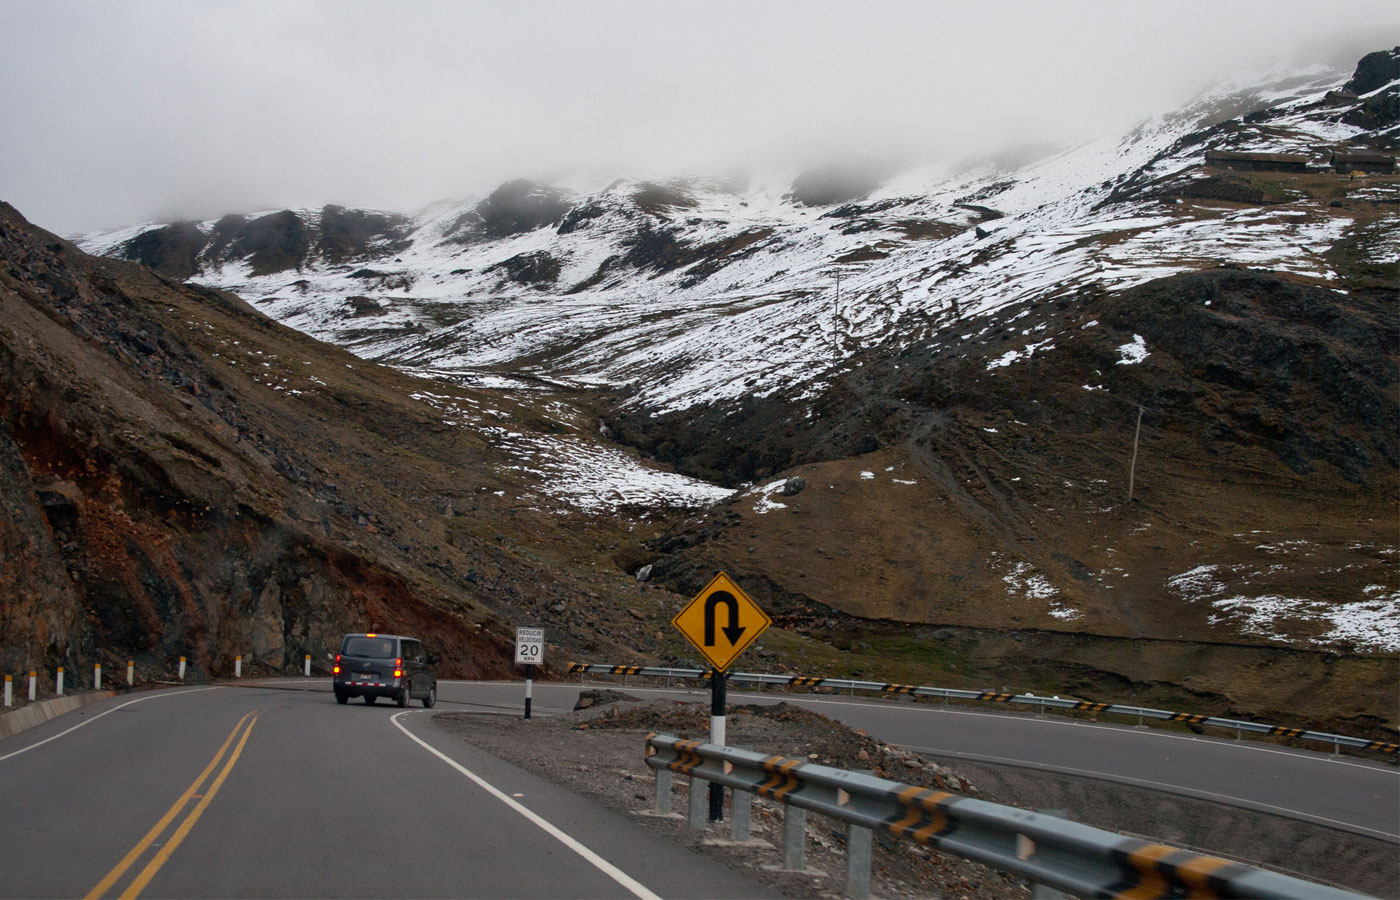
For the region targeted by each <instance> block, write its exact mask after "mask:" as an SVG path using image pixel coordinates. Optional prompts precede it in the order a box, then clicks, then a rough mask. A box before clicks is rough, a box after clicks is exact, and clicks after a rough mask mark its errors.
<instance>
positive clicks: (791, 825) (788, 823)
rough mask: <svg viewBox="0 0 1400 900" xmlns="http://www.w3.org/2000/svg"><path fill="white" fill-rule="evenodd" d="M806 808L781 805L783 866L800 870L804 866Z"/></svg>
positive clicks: (796, 870)
mask: <svg viewBox="0 0 1400 900" xmlns="http://www.w3.org/2000/svg"><path fill="white" fill-rule="evenodd" d="M806 855H807V810H805V809H803V808H802V807H800V806H793V805H792V804H786V805H784V806H783V868H785V869H792V870H793V871H795V872H800V871H802V870H803V869H804V868H806Z"/></svg>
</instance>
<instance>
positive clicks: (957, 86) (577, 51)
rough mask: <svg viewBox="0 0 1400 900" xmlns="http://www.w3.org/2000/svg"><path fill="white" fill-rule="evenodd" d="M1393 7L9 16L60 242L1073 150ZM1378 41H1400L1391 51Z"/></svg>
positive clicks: (514, 8)
mask: <svg viewBox="0 0 1400 900" xmlns="http://www.w3.org/2000/svg"><path fill="white" fill-rule="evenodd" d="M1384 33H1390V34H1396V33H1400V17H1397V14H1396V11H1395V8H1394V6H1393V4H1391V3H1387V2H1371V0H1351V2H1334V3H1329V4H1318V3H1306V4H1305V3H1282V4H1280V3H1274V2H1270V3H1255V2H1249V3H1229V4H1210V3H1204V2H1201V3H1196V2H1191V3H1172V4H1153V5H1147V4H1131V5H1128V4H1109V3H1096V2H1076V3H1055V4H1032V3H1014V2H1013V3H1006V2H1002V3H987V4H979V5H977V6H976V8H970V7H969V8H960V7H955V6H951V5H946V4H918V3H899V2H886V3H861V4H855V3H838V2H803V3H790V2H773V3H763V4H746V3H727V2H708V3H668V4H665V5H664V6H658V5H656V4H648V3H640V2H606V3H588V4H574V3H531V4H523V5H506V4H458V3H418V4H414V5H413V6H411V7H409V8H407V9H405V8H404V7H402V6H400V5H395V4H385V3H369V2H356V3H320V2H308V3H298V4H291V5H288V4H280V3H260V2H225V3H217V4H213V3H203V4H149V3H134V2H112V3H103V4H100V5H98V4H91V3H75V2H49V3H44V4H23V3H13V2H10V3H5V4H0V102H3V104H4V108H5V109H6V115H5V119H4V122H3V124H0V197H3V198H4V199H6V200H8V201H10V202H12V203H14V204H16V205H17V206H18V207H20V208H21V209H24V210H25V211H26V212H27V213H28V214H29V215H30V216H31V217H32V218H33V219H34V220H35V221H37V222H40V223H42V224H44V225H47V226H48V227H50V228H54V229H56V230H58V231H61V232H64V233H76V232H81V231H89V230H94V229H99V228H104V227H110V226H114V225H121V224H129V223H131V222H136V221H142V220H170V219H173V218H207V217H211V216H215V215H218V214H221V213H224V212H230V211H253V210H257V209H264V208H273V207H278V208H281V207H287V206H297V205H318V204H324V203H340V204H346V205H352V206H367V207H382V208H391V209H398V210H403V209H412V208H417V207H420V206H422V205H425V204H427V203H430V202H432V201H435V200H437V199H441V198H444V197H452V196H464V195H467V194H470V193H480V192H483V191H485V190H489V189H490V188H491V187H493V186H494V185H497V184H499V183H500V182H501V181H502V180H504V179H506V178H510V177H517V176H525V177H532V178H536V179H539V180H566V179H574V180H579V179H583V180H588V181H590V182H592V183H595V184H597V183H603V184H605V183H606V182H607V181H608V180H610V179H611V178H613V177H615V176H619V175H623V174H626V175H630V176H634V177H638V176H642V177H645V176H648V175H652V174H667V175H670V174H677V173H681V172H686V171H691V172H705V173H724V172H728V171H733V170H734V169H736V168H743V169H754V168H775V167H777V168H792V169H802V168H805V167H809V166H811V165H814V164H819V163H822V162H825V161H829V160H831V159H833V158H849V157H851V156H855V155H860V156H874V157H879V158H881V159H887V160H891V161H893V162H896V163H904V162H910V161H925V160H927V159H929V158H957V157H961V156H965V155H969V154H975V153H981V152H989V151H995V150H1002V149H1005V148H1008V147H1014V146H1016V145H1022V144H1027V143H1043V142H1053V143H1068V142H1075V141H1078V140H1082V139H1085V138H1088V137H1092V136H1097V135H1100V134H1103V133H1106V132H1109V131H1115V130H1118V129H1121V128H1122V127H1123V126H1124V125H1126V124H1128V123H1131V122H1133V121H1136V120H1138V119H1141V118H1143V117H1145V116H1148V115H1151V114H1154V113H1157V112H1161V111H1163V110H1166V109H1171V108H1174V107H1175V106H1177V105H1179V104H1180V103H1181V102H1183V101H1184V100H1186V99H1188V98H1190V97H1191V96H1192V95H1193V94H1194V93H1195V92H1197V91H1198V90H1200V89H1202V88H1204V87H1205V86H1206V85H1207V84H1210V83H1213V82H1215V81H1216V80H1218V79H1219V78H1221V77H1225V76H1228V75H1230V74H1232V73H1235V72H1238V71H1243V70H1248V69H1256V70H1257V69H1259V68H1262V67H1267V66H1269V65H1271V64H1273V63H1275V62H1279V61H1284V60H1287V59H1290V58H1294V57H1296V56H1298V55H1299V54H1306V55H1307V57H1308V58H1309V59H1311V60H1318V59H1329V60H1330V59H1335V60H1336V61H1337V64H1338V65H1339V66H1347V65H1349V64H1351V63H1352V62H1354V60H1355V59H1356V58H1357V57H1358V56H1359V55H1360V52H1363V51H1364V50H1366V49H1374V47H1373V46H1372V45H1377V46H1379V44H1378V43H1377V39H1376V35H1377V34H1384ZM1380 43H1386V41H1385V40H1381V41H1380Z"/></svg>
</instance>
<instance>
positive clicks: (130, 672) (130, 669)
mask: <svg viewBox="0 0 1400 900" xmlns="http://www.w3.org/2000/svg"><path fill="white" fill-rule="evenodd" d="M135 683H136V660H134V659H128V660H127V661H126V686H127V687H131V686H132V685H133V684H135Z"/></svg>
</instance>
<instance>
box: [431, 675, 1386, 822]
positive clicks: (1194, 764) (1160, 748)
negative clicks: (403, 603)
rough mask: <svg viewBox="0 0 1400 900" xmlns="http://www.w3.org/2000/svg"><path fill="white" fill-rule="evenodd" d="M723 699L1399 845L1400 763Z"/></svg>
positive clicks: (1120, 728) (933, 710)
mask: <svg viewBox="0 0 1400 900" xmlns="http://www.w3.org/2000/svg"><path fill="white" fill-rule="evenodd" d="M653 683H655V681H654V680H653ZM609 687H615V688H618V689H620V690H625V691H626V692H627V693H629V694H633V695H635V696H658V697H673V698H676V697H681V696H686V695H689V696H691V697H693V698H695V699H705V698H708V697H709V691H708V689H705V690H700V691H684V690H679V689H673V690H657V689H655V688H648V687H645V686H638V685H635V684H632V685H628V686H626V687H625V688H624V687H622V686H621V685H609ZM439 693H440V695H441V697H442V698H443V700H446V701H447V705H446V706H444V708H445V709H454V708H463V709H467V708H475V709H483V710H493V711H500V712H518V711H519V710H521V709H523V706H524V685H523V684H521V683H516V684H505V683H499V682H497V683H490V682H443V683H442V684H441V685H440V687H439ZM578 693H579V684H578V682H576V681H575V682H571V683H566V684H561V683H547V684H540V683H536V684H535V685H534V686H533V694H534V698H533V710H532V712H533V714H535V715H549V714H551V713H558V712H563V711H567V710H570V709H572V708H573V705H574V702H575V701H576V700H577V699H578ZM728 697H729V702H730V703H731V704H738V703H754V702H759V703H777V702H780V701H784V700H786V701H788V702H790V703H800V704H801V705H803V706H805V707H808V708H810V709H813V710H816V711H817V712H820V713H822V714H823V715H826V716H829V717H831V718H833V719H837V720H839V721H841V722H844V723H846V724H847V725H850V726H852V727H854V728H860V729H863V730H865V731H866V732H868V733H869V734H870V735H872V736H873V737H876V738H878V739H879V740H882V741H884V742H886V743H889V744H895V745H898V746H903V747H907V748H909V749H912V750H917V751H920V752H925V753H929V754H930V755H933V756H935V757H942V758H944V759H945V760H949V759H956V758H958V757H965V758H968V759H976V760H982V761H990V762H999V763H1009V764H1015V765H1020V766H1029V767H1034V768H1044V769H1049V770H1054V771H1058V772H1065V773H1068V774H1073V775H1082V776H1089V777H1095V778H1105V779H1109V780H1114V781H1121V782H1126V783H1129V784H1134V785H1138V786H1140V787H1146V788H1153V789H1157V790H1163V791H1170V792H1173V793H1177V794H1185V795H1188V796H1192V797H1197V798H1201V799H1205V800H1213V801H1217V802H1221V803H1229V804H1232V805H1235V806H1242V807H1246V808H1250V809H1256V810H1262V811H1265V812H1271V813H1277V814H1279V815H1286V816H1292V817H1294V818H1298V819H1303V820H1306V821H1310V822H1315V823H1318V824H1322V825H1327V826H1330V827H1333V828H1340V829H1344V830H1347V831H1353V832H1356V833H1359V834H1363V835H1368V836H1370V837H1376V838H1381V839H1384V840H1390V841H1395V842H1397V843H1400V770H1397V768H1396V767H1395V766H1394V765H1388V764H1385V763H1380V762H1371V761H1368V760H1360V759H1356V758H1353V757H1346V756H1342V757H1337V756H1333V755H1332V754H1330V753H1318V752H1313V751H1309V750H1304V749H1294V748H1289V747H1282V746H1279V745H1276V744H1264V743H1260V742H1257V741H1248V740H1245V741H1237V740H1234V739H1232V738H1212V737H1196V736H1194V735H1184V734H1180V733H1175V732H1166V731H1159V730H1153V729H1150V728H1149V729H1139V728H1134V727H1131V726H1130V725H1115V724H1108V723H1102V722H1100V723H1090V722H1083V721H1079V720H1073V719H1069V718H1066V717H1062V716H1055V715H1053V714H1052V715H1046V716H1045V717H1043V718H1041V717H1036V716H1034V715H1031V714H1026V715H1016V714H1007V713H1002V712H994V711H991V710H990V709H989V710H988V711H986V712H981V711H976V710H968V709H957V708H953V709H950V710H944V709H943V707H942V706H941V705H940V704H938V703H936V702H922V701H921V702H919V703H917V704H916V703H912V702H909V701H908V700H907V699H906V700H903V701H901V702H891V701H882V700H876V699H873V698H870V697H869V696H868V695H867V697H866V698H865V699H862V698H861V696H860V695H859V694H858V695H857V696H856V697H849V696H827V697H815V696H813V695H811V694H802V693H793V694H787V695H783V694H771V693H765V694H761V695H760V694H754V693H750V692H747V691H738V690H734V689H732V688H731V689H730V691H729V695H728Z"/></svg>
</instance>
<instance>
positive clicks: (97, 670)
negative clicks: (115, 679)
mask: <svg viewBox="0 0 1400 900" xmlns="http://www.w3.org/2000/svg"><path fill="white" fill-rule="evenodd" d="M92 689H93V690H94V691H100V690H102V663H93V664H92Z"/></svg>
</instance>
